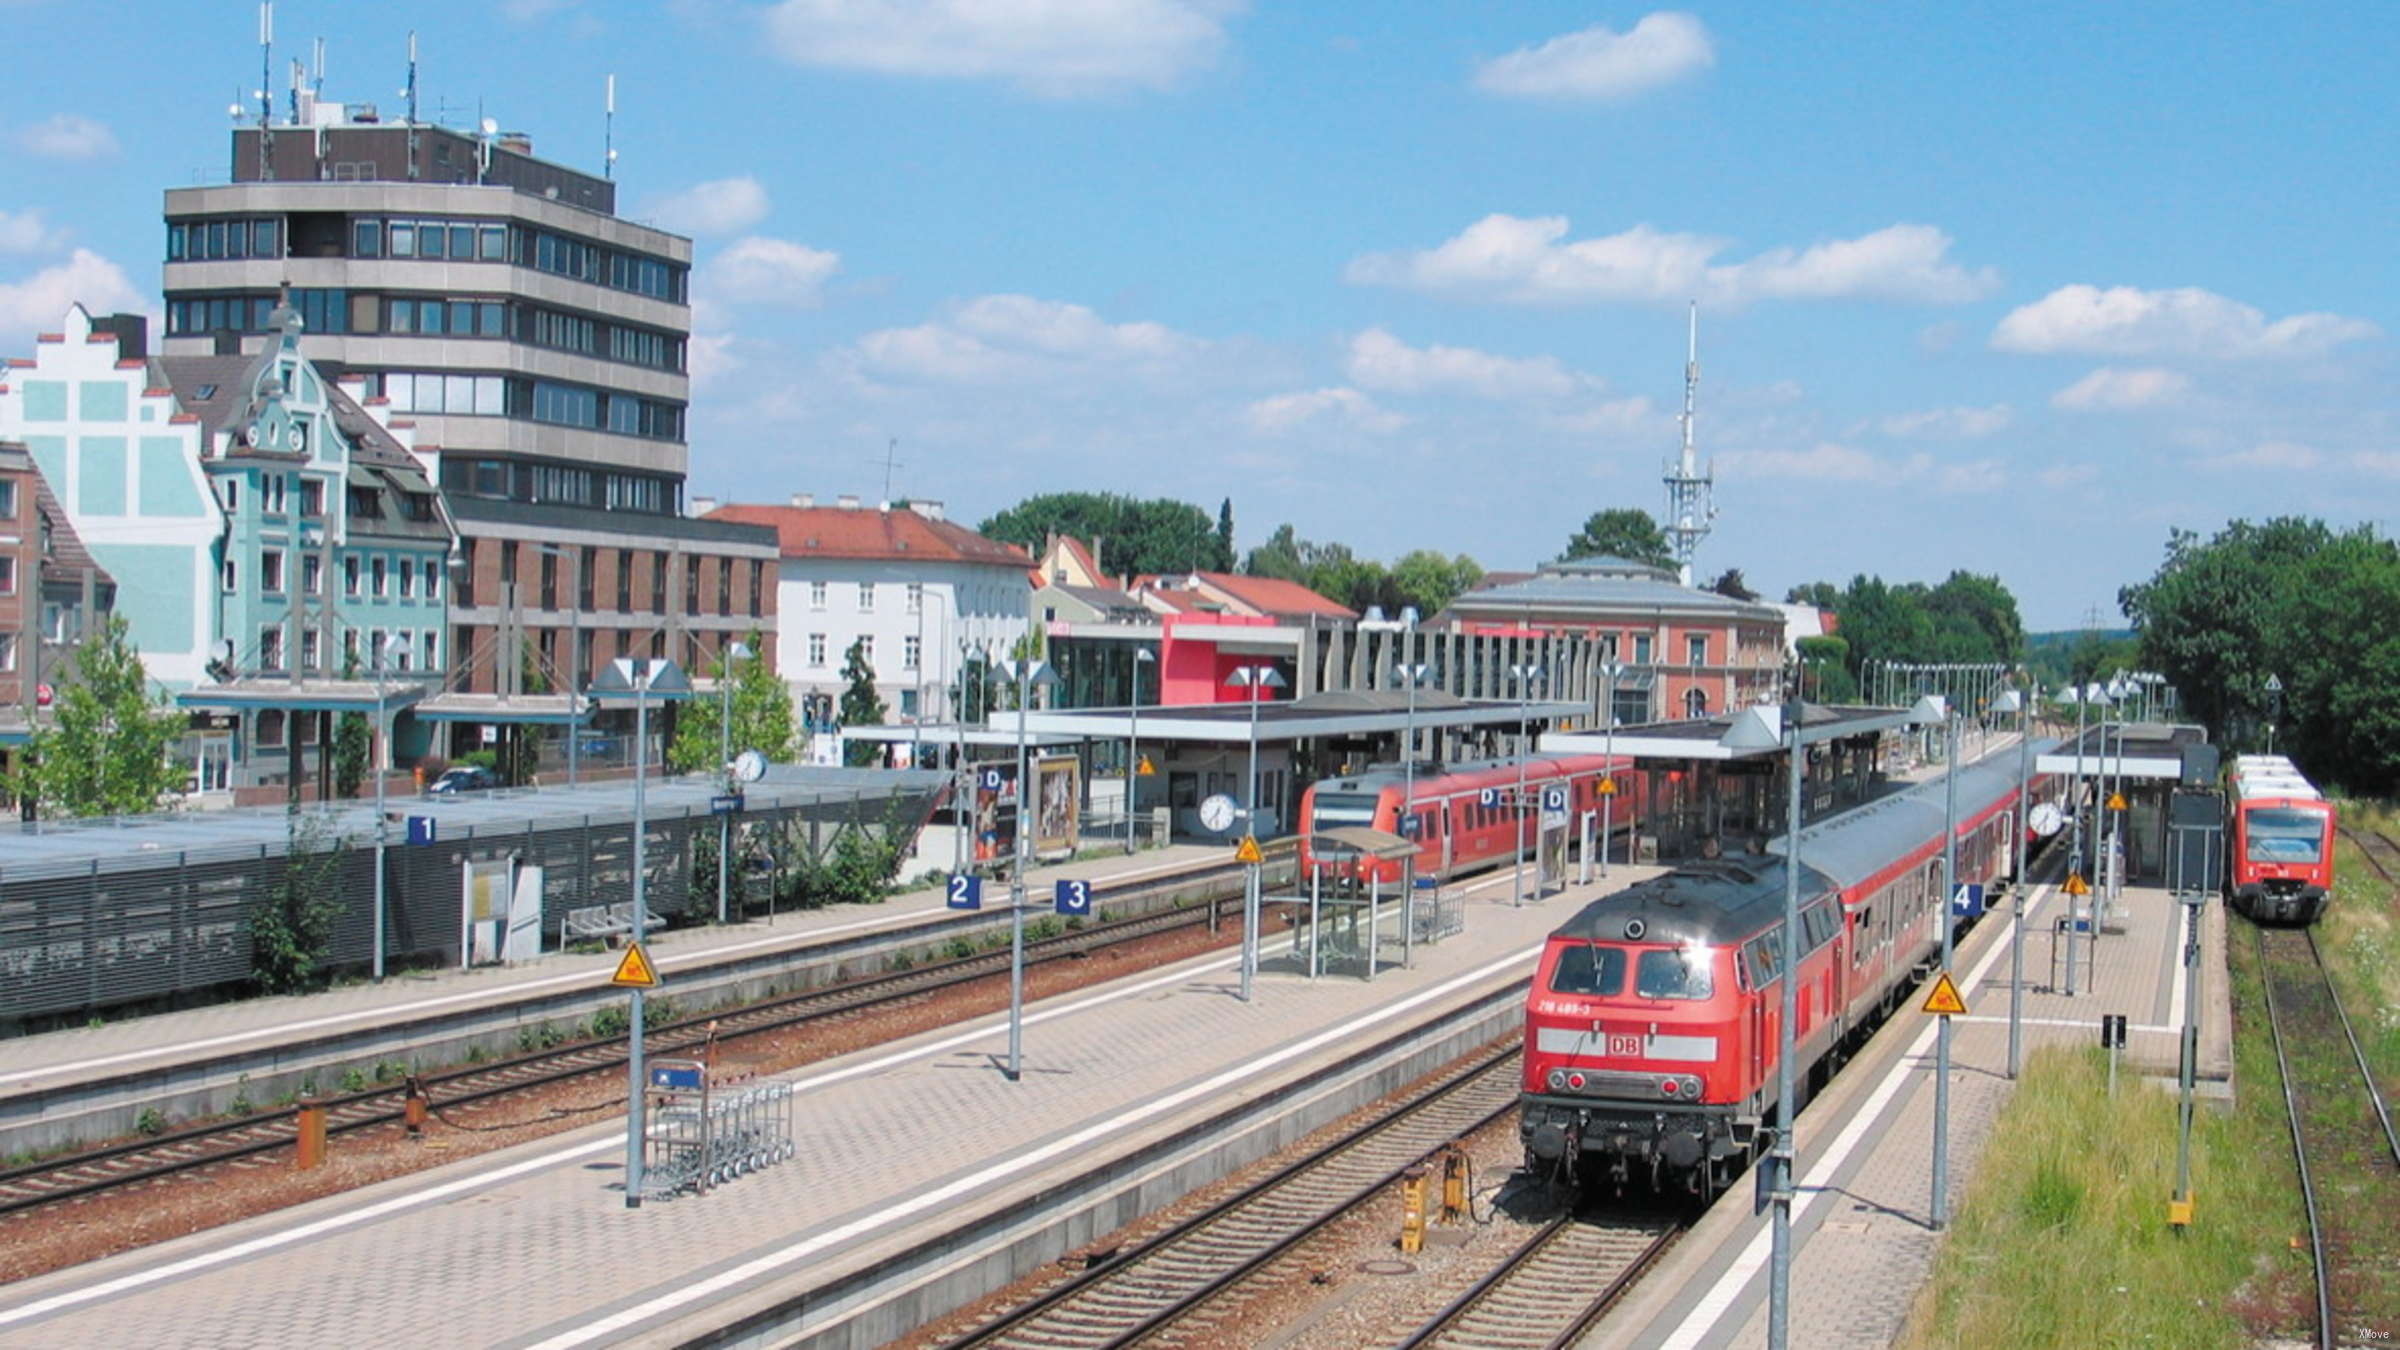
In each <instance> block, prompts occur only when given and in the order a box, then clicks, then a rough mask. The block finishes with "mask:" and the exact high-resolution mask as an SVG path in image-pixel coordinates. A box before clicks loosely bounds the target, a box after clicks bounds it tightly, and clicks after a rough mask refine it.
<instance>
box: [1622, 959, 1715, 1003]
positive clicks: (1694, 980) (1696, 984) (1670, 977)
mask: <svg viewBox="0 0 2400 1350" xmlns="http://www.w3.org/2000/svg"><path fill="white" fill-rule="evenodd" d="M1634 990H1635V992H1637V993H1639V994H1640V995H1641V996H1642V997H1643V998H1707V997H1709V996H1710V995H1712V994H1714V993H1716V979H1715V977H1714V976H1713V975H1712V974H1711V973H1710V971H1709V950H1708V948H1706V947H1678V948H1675V949H1674V950H1672V951H1648V952H1643V953H1642V959H1641V964H1640V965H1639V966H1637V967H1636V968H1635V972H1634Z"/></svg>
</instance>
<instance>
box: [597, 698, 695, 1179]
mask: <svg viewBox="0 0 2400 1350" xmlns="http://www.w3.org/2000/svg"><path fill="white" fill-rule="evenodd" d="M592 692H593V693H595V694H599V695H603V696H611V697H615V698H620V699H630V700H632V702H633V942H634V945H635V946H637V947H638V946H640V945H641V941H642V938H643V936H644V933H645V931H646V927H647V921H648V919H649V914H650V862H649V847H648V846H649V839H650V799H649V795H648V791H647V785H648V783H649V779H650V773H649V764H648V762H647V759H648V754H647V752H648V747H649V741H650V704H651V703H652V702H653V701H654V700H658V699H678V698H690V697H691V696H692V682H691V680H690V678H688V677H687V676H685V674H684V673H683V670H682V669H681V668H680V667H678V666H677V665H676V664H675V663H674V662H672V661H663V660H653V659H650V658H647V657H638V656H620V657H618V658H617V659H616V660H614V661H611V662H609V663H608V669H607V670H606V671H603V672H602V673H601V675H600V678H599V679H597V680H595V681H593V682H592ZM632 1001H633V1011H632V1016H631V1017H630V1018H629V1019H628V1027H627V1030H626V1055H625V1095H626V1103H627V1109H626V1115H625V1207H626V1208H627V1209H640V1208H641V1207H642V1163H643V1158H642V1134H643V1125H644V1122H643V1114H644V1112H643V1100H642V1089H643V1087H644V1086H645V1084H646V1075H645V1074H644V1073H643V1070H642V1015H643V1011H644V1004H643V1002H642V987H641V986H640V985H638V984H637V985H635V986H633V1000H632Z"/></svg>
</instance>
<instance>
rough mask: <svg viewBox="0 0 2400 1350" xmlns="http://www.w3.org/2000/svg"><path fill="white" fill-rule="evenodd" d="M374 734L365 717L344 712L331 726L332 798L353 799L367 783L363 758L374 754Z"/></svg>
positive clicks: (365, 763) (365, 762) (365, 758)
mask: <svg viewBox="0 0 2400 1350" xmlns="http://www.w3.org/2000/svg"><path fill="white" fill-rule="evenodd" d="M374 741H375V738H374V733H373V732H372V731H371V730H370V729H369V727H368V726H367V715H366V714H365V713H355V712H346V713H343V714H342V715H341V716H339V717H337V718H335V719H334V722H333V795H334V796H336V797H355V796H357V795H358V785H359V784H361V783H364V782H366V781H367V757H368V756H369V755H370V754H371V753H372V752H373V750H374Z"/></svg>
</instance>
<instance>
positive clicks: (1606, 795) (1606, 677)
mask: <svg viewBox="0 0 2400 1350" xmlns="http://www.w3.org/2000/svg"><path fill="white" fill-rule="evenodd" d="M1624 674H1625V663H1624V662H1622V661H1619V660H1616V659H1614V658H1611V659H1609V660H1606V661H1603V662H1601V663H1600V680H1601V697H1603V698H1605V699H1607V700H1608V703H1607V709H1606V713H1607V717H1608V721H1607V723H1606V727H1607V740H1608V747H1607V749H1605V750H1604V751H1602V752H1601V759H1602V761H1603V762H1604V763H1606V764H1607V766H1608V767H1607V768H1606V769H1603V770H1602V772H1603V773H1605V774H1607V775H1608V776H1607V777H1606V778H1604V779H1602V780H1601V785H1600V875H1601V876H1604V877H1605V876H1607V875H1608V848H1609V844H1610V843H1611V842H1613V841H1614V840H1615V839H1616V837H1617V834H1616V819H1615V813H1614V811H1613V808H1614V807H1615V806H1616V803H1617V791H1616V789H1617V680H1618V679H1619V678H1620V677H1621V676H1623V675H1624ZM1626 861H1627V862H1631V861H1633V860H1632V859H1631V858H1627V859H1626Z"/></svg>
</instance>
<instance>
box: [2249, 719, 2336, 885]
mask: <svg viewBox="0 0 2400 1350" xmlns="http://www.w3.org/2000/svg"><path fill="white" fill-rule="evenodd" d="M2334 824H2335V813H2334V809H2333V803H2332V802H2329V801H2327V800H2325V797H2324V794H2322V793H2320V792H2318V791H2317V789H2316V787H2315V786H2314V785H2313V784H2311V783H2310V782H2309V781H2308V779H2307V778H2306V777H2305V776H2303V775H2302V774H2301V772H2300V770H2299V769H2298V768H2297V767H2296V766H2294V765H2293V763H2292V761H2291V760H2289V759H2287V758H2285V757H2284V756H2282V755H2241V756H2238V757H2236V758H2235V760H2234V762H2233V770H2232V772H2230V773H2228V774H2227V775H2226V793H2225V849H2226V865H2225V898H2226V902H2227V903H2229V904H2231V905H2232V906H2233V907H2234V909H2235V910H2237V911H2239V912H2240V913H2243V914H2246V915H2248V916H2249V917H2250V918H2251V919H2252V920H2253V921H2255V922H2258V923H2288V924H2313V923H2315V922H2316V921H2317V920H2318V919H2320V918H2322V917H2324V914H2325V902H2326V898H2327V897H2328V896H2330V895H2332V894H2333V851H2334V850H2333V829H2334Z"/></svg>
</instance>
